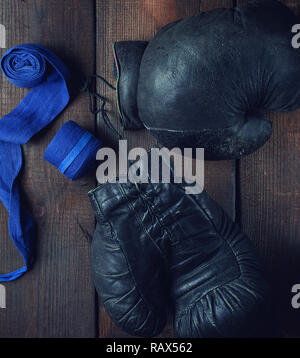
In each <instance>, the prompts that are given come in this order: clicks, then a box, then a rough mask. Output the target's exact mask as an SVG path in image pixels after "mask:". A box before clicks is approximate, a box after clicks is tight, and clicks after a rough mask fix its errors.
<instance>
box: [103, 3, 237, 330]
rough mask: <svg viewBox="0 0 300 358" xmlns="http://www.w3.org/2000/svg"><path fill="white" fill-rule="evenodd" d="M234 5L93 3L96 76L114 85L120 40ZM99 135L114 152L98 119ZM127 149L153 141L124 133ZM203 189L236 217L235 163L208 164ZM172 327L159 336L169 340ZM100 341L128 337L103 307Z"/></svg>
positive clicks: (147, 35) (112, 106)
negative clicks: (115, 53) (115, 48)
mask: <svg viewBox="0 0 300 358" xmlns="http://www.w3.org/2000/svg"><path fill="white" fill-rule="evenodd" d="M232 5H233V1H229V0H228V1H227V0H206V1H200V0H184V1H183V0H177V1H176V0H110V1H108V0H97V1H96V23H97V29H96V34H97V38H96V48H97V61H96V62H97V64H96V69H97V73H98V74H101V75H103V76H104V77H105V78H106V79H107V80H109V81H110V82H111V83H113V82H114V79H113V75H112V69H113V52H112V44H113V42H115V41H121V40H145V41H149V40H150V39H151V38H152V37H153V35H154V34H155V33H156V31H157V30H158V29H159V28H161V27H162V26H164V25H165V24H167V23H169V22H171V21H175V20H177V19H180V18H185V17H188V16H192V15H195V14H197V13H198V12H200V11H208V10H210V9H213V8H217V7H230V6H232ZM97 89H98V91H99V93H101V94H102V95H104V96H105V97H106V98H108V100H109V106H108V107H107V108H108V110H109V115H110V117H111V119H112V121H113V123H114V126H115V127H117V128H118V129H120V128H119V123H118V120H117V111H116V103H115V94H114V91H113V90H111V89H109V88H107V86H105V85H103V84H101V83H100V84H99V85H98V87H97ZM97 123H98V135H99V137H100V138H101V139H102V140H103V143H104V144H105V145H108V146H113V147H115V148H117V140H116V139H115V138H114V136H113V135H112V134H111V132H110V131H107V129H106V127H105V126H104V125H103V123H102V121H101V119H100V118H99V119H98V122H97ZM125 138H126V139H128V146H129V148H132V147H137V146H139V147H144V148H147V149H149V148H151V147H152V146H153V145H155V144H156V142H155V140H154V139H153V138H152V137H151V136H150V134H149V133H147V131H146V130H140V131H126V132H125ZM205 186H206V189H207V191H208V192H209V193H210V194H211V195H212V196H213V197H214V198H215V199H216V200H217V201H218V202H219V203H220V204H221V205H222V206H223V207H224V208H225V209H226V211H227V212H228V213H229V214H230V215H231V216H232V217H235V163H234V162H231V161H229V162H207V163H206V167H205ZM171 335H172V324H171V321H170V324H169V325H168V326H167V327H166V329H165V331H164V332H163V334H162V335H161V336H162V337H170V336H171ZM99 336H100V337H128V335H127V334H125V333H124V332H121V331H120V330H119V329H118V328H117V327H116V326H115V325H114V324H113V323H112V322H111V321H110V319H109V318H108V317H107V315H106V313H105V311H104V309H103V307H102V306H101V307H100V313H99Z"/></svg>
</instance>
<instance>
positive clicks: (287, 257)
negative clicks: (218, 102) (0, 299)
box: [0, 0, 300, 338]
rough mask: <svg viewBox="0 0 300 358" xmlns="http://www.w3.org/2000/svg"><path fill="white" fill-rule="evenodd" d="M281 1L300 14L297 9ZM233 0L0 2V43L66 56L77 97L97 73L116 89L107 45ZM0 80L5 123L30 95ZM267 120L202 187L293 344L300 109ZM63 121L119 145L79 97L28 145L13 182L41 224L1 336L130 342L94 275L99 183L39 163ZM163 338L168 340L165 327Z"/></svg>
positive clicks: (1, 254) (9, 260)
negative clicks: (94, 205)
mask: <svg viewBox="0 0 300 358" xmlns="http://www.w3.org/2000/svg"><path fill="white" fill-rule="evenodd" d="M243 2H245V1H243ZM283 2H285V3H287V5H288V6H290V7H291V8H293V9H294V10H295V11H297V12H298V13H299V14H300V1H297V0H287V1H283ZM236 3H242V1H240V0H238V1H231V0H202V1H201V0H64V1H61V0H48V1H42V0H26V1H25V0H24V1H18V0H2V1H1V3H0V23H1V24H3V25H5V26H6V29H7V47H11V46H14V45H16V44H20V43H26V42H37V43H41V44H42V45H45V46H48V47H49V48H50V49H52V50H53V51H55V52H56V53H57V54H58V55H59V56H60V57H61V58H62V59H64V60H65V62H66V63H67V64H68V66H69V67H70V68H71V69H72V71H73V73H74V78H75V79H76V81H74V86H73V87H74V88H75V90H74V94H78V91H77V90H76V88H77V87H78V85H79V82H80V79H81V77H82V76H81V74H82V75H83V74H85V75H86V74H90V73H94V72H95V71H96V72H97V73H98V74H101V75H103V76H104V77H105V78H106V79H108V80H109V81H110V82H111V83H113V82H114V79H113V76H112V69H113V52H112V43H113V42H115V41H120V40H150V39H151V38H152V37H153V35H154V34H155V32H156V31H157V30H158V29H159V28H160V27H162V26H163V25H165V24H167V23H168V22H170V21H174V20H176V19H178V18H183V17H188V16H191V15H193V14H196V13H198V12H199V11H207V10H210V9H213V8H216V7H231V6H233V5H235V4H236ZM3 52H4V50H2V51H1V54H2V53H3ZM0 81H1V82H0V84H1V87H2V91H1V93H0V114H1V115H4V114H6V113H7V112H9V111H10V110H12V109H13V108H14V107H15V106H16V105H17V104H18V103H19V102H20V100H21V98H22V97H23V96H24V94H25V93H26V92H27V91H26V90H22V89H20V88H16V87H14V86H13V85H11V84H10V83H8V81H6V80H4V79H3V76H1V77H0ZM97 90H98V91H99V93H101V94H103V95H104V96H106V97H107V98H108V100H109V104H108V110H109V115H110V117H111V118H112V121H113V123H114V125H115V126H116V127H117V128H119V127H118V126H119V124H118V121H117V113H116V103H115V95H114V92H113V91H112V90H111V89H109V88H108V87H107V86H105V85H103V84H102V83H99V84H98V85H97ZM267 115H268V117H269V118H271V119H272V120H273V122H274V125H275V128H274V135H273V137H272V138H271V140H270V141H269V143H268V144H267V145H266V146H265V147H264V148H262V149H261V150H259V151H258V152H256V153H255V154H253V155H251V156H249V157H247V158H245V159H243V160H241V161H237V162H234V161H224V162H207V163H206V168H205V169H206V171H205V181H206V182H205V184H206V189H207V190H208V192H209V193H210V194H211V195H212V196H213V197H214V198H215V199H216V200H217V201H218V202H219V203H220V204H221V205H222V206H223V207H224V208H225V209H226V211H227V212H228V213H229V214H230V215H231V216H232V217H233V218H236V219H237V220H238V221H239V222H240V224H241V225H242V227H243V229H244V231H245V232H246V233H247V234H248V235H249V237H250V238H251V239H252V240H253V242H254V243H255V245H256V246H257V247H258V249H259V250H260V252H261V254H262V256H263V258H264V262H265V266H266V269H267V272H268V276H269V279H270V281H271V283H272V287H273V290H274V298H275V299H276V302H277V315H278V326H279V327H280V329H281V330H282V331H283V335H284V336H298V337H299V336H300V328H299V327H298V324H297V323H298V322H299V314H300V313H298V312H297V311H295V310H292V308H291V304H290V300H291V292H290V291H291V287H292V285H293V284H296V283H300V282H297V280H298V278H297V275H298V272H300V270H299V269H300V263H299V260H298V257H299V254H300V244H299V239H300V235H299V230H300V224H299V219H298V218H299V210H300V204H299V186H300V181H299V179H300V178H299V176H300V175H299V166H300V160H299V155H300V154H299V149H300V148H299V138H300V134H299V133H300V123H299V119H300V118H299V117H300V111H298V112H295V113H291V114H287V115H280V114H267ZM69 119H72V120H75V121H76V122H77V123H79V124H80V125H82V126H83V127H85V128H87V129H89V130H90V131H94V130H95V133H97V135H98V137H99V138H100V139H101V140H102V142H103V144H104V145H109V146H113V147H116V146H117V141H116V140H115V138H114V137H113V136H112V134H111V132H109V131H107V129H106V127H105V126H104V125H103V123H102V121H101V119H100V118H94V117H93V116H92V115H91V114H90V113H89V112H88V101H87V98H86V96H85V95H84V94H81V95H77V96H76V98H74V100H73V101H72V103H71V104H70V106H69V107H68V108H67V110H66V111H64V113H63V114H62V115H60V116H59V117H58V118H57V119H56V120H55V121H54V122H53V123H52V124H51V125H50V126H48V127H47V129H45V130H43V131H42V132H41V133H40V134H38V135H37V136H35V137H34V139H33V140H32V141H30V143H29V144H27V145H26V146H25V147H24V157H25V159H24V170H23V172H22V177H21V182H22V188H23V194H24V198H25V200H26V202H27V204H28V205H27V206H28V207H29V209H30V210H31V212H32V213H33V216H34V218H35V220H36V222H37V224H38V240H37V259H36V263H35V265H34V268H33V269H32V271H31V272H29V273H27V274H26V275H25V276H24V277H22V278H21V279H19V280H17V281H15V282H12V283H9V284H5V286H6V288H7V308H6V309H5V310H0V337H101V338H102V337H128V335H127V334H125V333H124V332H122V331H121V330H119V329H118V328H117V327H115V325H114V324H113V323H112V322H111V320H110V319H109V317H108V316H107V315H106V313H105V311H104V309H103V306H102V305H101V302H98V299H97V297H96V294H95V290H94V287H93V283H92V281H91V277H90V267H89V243H88V241H87V240H86V237H85V234H84V232H83V231H87V232H88V233H92V232H93V228H94V218H93V214H92V211H91V208H90V205H89V201H88V198H87V191H88V190H89V189H90V188H92V187H93V186H94V185H95V178H94V177H93V175H91V176H90V177H89V178H84V179H82V180H80V181H76V182H74V183H72V182H70V181H68V180H67V179H65V178H64V177H63V176H62V175H61V174H59V172H58V171H57V170H56V169H55V168H52V167H51V166H50V165H49V164H48V163H46V162H45V161H44V160H43V153H44V150H45V148H46V146H47V144H48V143H49V142H50V140H51V139H52V137H53V136H54V135H55V133H56V132H57V130H58V129H59V128H60V127H61V125H62V124H63V123H65V122H66V121H67V120H69ZM125 137H126V138H127V139H128V143H129V147H130V148H131V147H134V146H142V147H145V148H150V147H151V146H153V145H154V144H155V141H154V140H153V139H152V138H151V137H150V135H149V134H148V133H147V132H146V131H143V130H142V131H128V132H125ZM0 209H1V210H0V227H1V236H0V247H1V250H0V272H1V273H2V272H8V271H10V270H13V269H16V268H18V267H20V266H21V265H22V262H21V260H20V258H19V257H18V256H17V254H16V250H15V249H14V247H13V245H12V244H11V242H10V239H9V237H8V233H7V215H6V212H5V210H4V208H3V207H2V206H0ZM161 336H163V337H170V336H172V322H171V320H170V323H169V324H168V326H167V327H166V329H165V331H164V332H163V333H162V335H161Z"/></svg>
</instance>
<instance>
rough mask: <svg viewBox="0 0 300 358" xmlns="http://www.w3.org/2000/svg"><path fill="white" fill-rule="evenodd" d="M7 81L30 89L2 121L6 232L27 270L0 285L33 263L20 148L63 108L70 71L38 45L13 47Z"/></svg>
mask: <svg viewBox="0 0 300 358" xmlns="http://www.w3.org/2000/svg"><path fill="white" fill-rule="evenodd" d="M1 70H2V72H3V73H4V75H5V76H6V78H7V79H8V80H9V81H10V82H12V83H13V84H15V85H16V86H19V87H31V88H32V89H31V91H30V92H29V93H28V94H27V95H26V96H25V97H24V98H23V100H22V101H21V102H20V103H19V105H18V106H17V107H16V108H15V109H14V110H13V111H12V112H10V113H8V114H7V115H6V116H4V117H2V118H1V119H0V200H1V201H2V203H3V204H4V206H5V208H6V210H7V211H8V214H9V219H8V229H9V235H10V237H11V238H12V241H13V242H14V244H15V246H16V247H17V249H18V250H19V252H20V254H21V255H22V257H23V259H24V262H25V266H24V267H22V268H20V269H19V270H16V271H14V272H11V273H9V274H4V275H0V282H1V281H12V280H14V279H16V278H18V277H19V276H21V275H23V274H24V273H25V272H26V271H27V270H28V269H29V268H30V266H31V265H32V263H33V247H34V240H35V225H34V221H33V219H32V217H31V216H30V215H29V214H28V213H27V211H26V210H25V209H24V208H23V207H22V205H21V200H20V193H19V188H18V180H17V179H18V175H19V172H20V170H21V168H22V149H21V145H22V144H25V143H27V142H28V141H29V140H30V139H31V137H33V136H34V135H35V134H36V133H37V132H39V131H40V130H41V129H42V128H44V127H45V126H46V125H47V124H49V123H50V122H51V121H53V119H54V118H55V117H56V116H57V115H58V114H59V113H60V112H61V111H62V110H63V109H64V108H65V107H66V106H67V104H68V102H69V98H70V97H69V92H68V88H67V81H68V79H69V71H68V69H67V68H66V67H65V65H64V64H63V63H62V62H61V60H60V59H59V58H58V57H57V56H56V55H55V54H54V53H52V52H51V51H50V50H48V49H46V48H45V47H43V46H40V45H36V44H25V45H20V46H16V47H13V48H11V49H10V50H8V51H7V52H6V53H5V54H4V55H3V57H2V59H1Z"/></svg>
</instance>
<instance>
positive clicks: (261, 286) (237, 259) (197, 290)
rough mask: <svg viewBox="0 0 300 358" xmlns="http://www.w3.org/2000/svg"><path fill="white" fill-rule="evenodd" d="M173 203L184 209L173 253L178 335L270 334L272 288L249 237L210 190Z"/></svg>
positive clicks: (205, 336) (175, 228) (176, 226)
mask: <svg viewBox="0 0 300 358" xmlns="http://www.w3.org/2000/svg"><path fill="white" fill-rule="evenodd" d="M177 190H178V188H176V192H177ZM180 190H182V189H180ZM168 196H169V200H170V201H171V200H172V198H173V197H174V196H175V193H174V192H173V190H171V191H170V195H168ZM173 203H174V204H173V205H174V207H175V206H176V212H180V214H178V215H176V221H174V228H173V231H175V232H178V244H176V245H174V246H173V247H172V253H171V255H170V257H171V265H170V267H171V273H170V275H171V282H172V289H171V291H172V298H173V302H174V312H175V316H174V333H175V336H177V337H189V338H191V337H192V338H198V337H201V338H212V337H215V338H222V337H266V336H271V335H272V334H273V329H272V321H273V320H272V303H271V301H270V297H271V295H270V291H269V286H268V284H267V282H266V281H265V279H264V276H263V273H262V268H261V263H260V260H259V258H258V255H257V252H256V250H255V249H254V248H253V246H252V244H251V242H250V241H249V239H248V238H247V237H246V236H245V235H244V234H243V233H242V232H241V231H240V229H239V227H238V226H237V225H236V224H235V223H233V221H232V220H231V219H230V218H229V217H228V215H227V214H226V213H225V212H224V210H223V209H222V208H221V207H220V206H219V205H218V204H217V203H216V202H215V201H213V200H212V199H211V198H210V197H209V195H208V194H207V193H206V192H205V191H204V192H203V193H201V194H199V195H184V194H183V195H182V199H181V200H179V201H177V203H176V202H175V200H174V201H173ZM187 208H189V210H188V212H187Z"/></svg>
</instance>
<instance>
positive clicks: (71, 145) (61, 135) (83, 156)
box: [44, 121, 101, 180]
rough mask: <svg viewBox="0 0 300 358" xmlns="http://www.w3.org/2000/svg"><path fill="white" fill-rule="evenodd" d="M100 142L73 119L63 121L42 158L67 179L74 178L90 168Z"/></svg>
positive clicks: (79, 176) (82, 174) (84, 173)
mask: <svg viewBox="0 0 300 358" xmlns="http://www.w3.org/2000/svg"><path fill="white" fill-rule="evenodd" d="M100 147H101V143H100V141H99V139H97V138H95V137H94V136H93V135H92V134H91V133H89V132H87V131H86V130H84V129H83V128H81V127H80V126H79V125H78V124H76V123H74V122H73V121H68V122H67V123H65V124H64V125H63V126H62V127H61V129H60V130H59V131H58V132H57V134H56V136H55V137H54V138H53V140H52V141H51V143H50V144H49V146H48V147H47V149H46V151H45V154H44V159H45V160H46V161H47V162H49V163H50V164H52V165H54V166H55V167H56V168H58V170H59V171H60V172H61V173H62V174H64V175H65V176H66V177H67V178H68V179H71V180H76V179H79V178H81V177H83V176H84V175H86V174H87V172H88V171H89V170H90V169H91V168H92V166H93V164H94V163H95V161H96V154H97V151H98V150H99V149H100Z"/></svg>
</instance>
